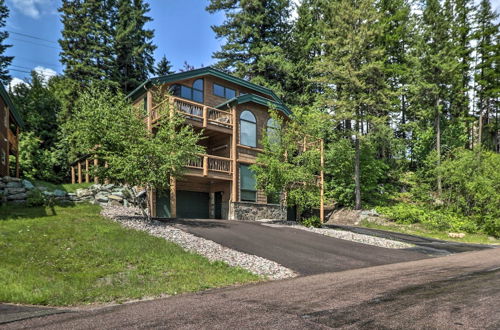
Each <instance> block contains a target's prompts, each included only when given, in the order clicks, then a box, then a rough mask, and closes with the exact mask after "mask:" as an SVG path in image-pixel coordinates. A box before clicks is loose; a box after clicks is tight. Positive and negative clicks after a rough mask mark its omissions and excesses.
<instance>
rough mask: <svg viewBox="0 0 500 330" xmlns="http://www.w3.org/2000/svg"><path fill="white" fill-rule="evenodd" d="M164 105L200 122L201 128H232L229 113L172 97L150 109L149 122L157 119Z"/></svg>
mask: <svg viewBox="0 0 500 330" xmlns="http://www.w3.org/2000/svg"><path fill="white" fill-rule="evenodd" d="M166 103H168V104H169V106H173V107H174V109H175V110H176V111H178V112H179V113H180V114H182V115H184V116H185V117H186V118H188V119H191V120H194V121H198V122H200V123H201V124H202V126H203V127H207V126H208V125H209V124H210V125H215V126H218V127H223V128H227V129H231V128H232V127H233V123H232V115H231V112H228V111H224V110H220V109H216V108H212V107H209V106H207V105H204V104H201V103H197V102H193V101H190V100H186V99H182V98H179V97H174V96H169V97H167V98H165V99H164V100H163V101H162V102H160V103H159V104H157V105H155V106H154V107H153V108H152V109H151V121H152V122H153V123H154V122H155V121H157V120H158V119H159V116H160V114H159V109H160V107H162V106H165V105H166Z"/></svg>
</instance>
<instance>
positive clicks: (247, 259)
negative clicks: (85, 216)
mask: <svg viewBox="0 0 500 330" xmlns="http://www.w3.org/2000/svg"><path fill="white" fill-rule="evenodd" d="M101 215H102V216H104V217H106V218H108V219H111V220H113V221H115V222H118V223H119V224H121V225H122V226H124V227H127V228H131V229H135V230H141V231H145V232H147V233H149V234H150V235H152V236H156V237H161V238H164V239H166V240H167V241H170V242H173V243H175V244H178V245H180V246H181V247H182V248H184V249H185V250H187V251H190V252H194V253H197V254H200V255H202V256H204V257H206V258H207V259H208V260H210V261H223V262H225V263H227V264H228V265H230V266H234V267H241V268H244V269H246V270H248V271H249V272H251V273H253V274H256V275H259V276H264V277H266V278H268V279H271V280H281V279H286V278H292V277H296V276H297V275H298V274H297V273H295V272H294V271H292V270H291V269H288V268H286V267H284V266H282V265H280V264H278V263H277V262H274V261H271V260H268V259H265V258H262V257H259V256H255V255H251V254H246V253H243V252H239V251H236V250H233V249H230V248H227V247H224V246H222V245H220V244H218V243H215V242H213V241H210V240H207V239H205V238H201V237H198V236H195V235H192V234H190V233H187V232H185V231H183V230H181V229H178V228H175V227H174V226H172V225H170V224H168V223H165V222H160V221H152V222H148V221H147V220H146V219H144V217H143V216H142V215H141V212H140V211H139V209H137V208H132V207H123V206H103V208H102V210H101Z"/></svg>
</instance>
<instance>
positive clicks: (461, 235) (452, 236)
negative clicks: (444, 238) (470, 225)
mask: <svg viewBox="0 0 500 330" xmlns="http://www.w3.org/2000/svg"><path fill="white" fill-rule="evenodd" d="M448 237H451V238H464V237H465V234H464V233H448Z"/></svg>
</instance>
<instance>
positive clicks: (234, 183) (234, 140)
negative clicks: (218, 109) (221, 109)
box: [231, 107, 238, 203]
mask: <svg viewBox="0 0 500 330" xmlns="http://www.w3.org/2000/svg"><path fill="white" fill-rule="evenodd" d="M231 112H232V116H231V118H232V122H233V135H232V137H231V159H232V171H233V172H232V180H231V201H232V202H233V203H236V202H237V201H238V162H237V158H238V155H237V144H238V126H237V125H238V121H237V120H236V107H233V108H232V109H231Z"/></svg>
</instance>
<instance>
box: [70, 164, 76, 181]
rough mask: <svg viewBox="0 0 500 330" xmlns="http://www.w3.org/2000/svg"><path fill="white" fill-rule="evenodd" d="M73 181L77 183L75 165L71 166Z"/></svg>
mask: <svg viewBox="0 0 500 330" xmlns="http://www.w3.org/2000/svg"><path fill="white" fill-rule="evenodd" d="M71 183H72V184H75V183H76V178H75V166H73V165H72V166H71Z"/></svg>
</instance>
